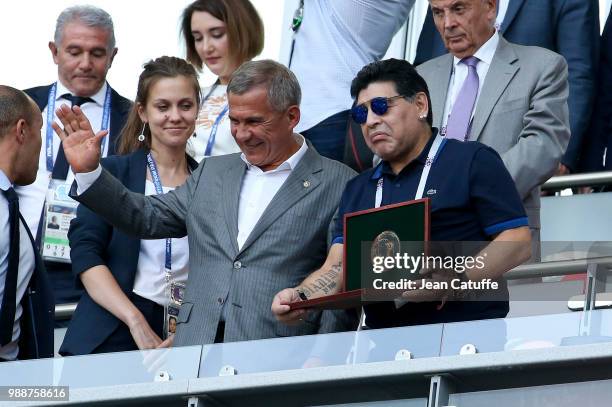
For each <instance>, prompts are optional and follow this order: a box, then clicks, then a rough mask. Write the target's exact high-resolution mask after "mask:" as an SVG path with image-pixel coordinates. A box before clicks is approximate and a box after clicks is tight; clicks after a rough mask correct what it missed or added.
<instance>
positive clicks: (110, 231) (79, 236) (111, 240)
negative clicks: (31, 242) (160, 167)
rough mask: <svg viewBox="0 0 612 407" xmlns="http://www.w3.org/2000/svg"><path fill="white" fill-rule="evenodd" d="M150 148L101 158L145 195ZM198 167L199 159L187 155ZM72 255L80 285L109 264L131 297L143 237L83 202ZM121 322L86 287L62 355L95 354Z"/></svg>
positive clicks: (73, 234) (72, 238) (74, 230)
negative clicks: (87, 273)
mask: <svg viewBox="0 0 612 407" xmlns="http://www.w3.org/2000/svg"><path fill="white" fill-rule="evenodd" d="M146 157H147V151H145V150H144V149H141V150H138V151H136V152H133V153H131V154H128V155H124V156H112V157H107V158H105V159H103V160H102V166H103V167H104V168H106V169H107V170H108V171H109V172H110V173H111V174H113V176H114V177H116V178H117V179H118V180H119V181H121V182H122V183H123V185H125V186H126V187H127V188H128V189H129V190H130V191H134V192H139V193H141V194H144V192H145V181H146V171H147V158H146ZM188 161H189V166H190V167H191V168H192V169H194V168H196V167H197V163H196V162H195V161H194V160H192V159H191V158H188ZM68 238H69V240H70V258H71V260H72V272H73V274H74V276H75V278H76V284H77V285H78V286H80V287H81V288H82V284H81V280H80V278H79V275H80V274H81V273H82V272H84V271H86V270H88V269H90V268H91V267H94V266H99V265H102V264H103V265H106V266H108V268H109V269H110V271H111V273H112V275H113V276H114V277H115V279H116V280H117V283H118V284H119V287H121V289H122V290H123V292H124V293H126V295H127V296H128V297H130V296H131V294H132V289H133V288H134V279H135V278H136V268H137V266H138V255H139V253H140V239H139V238H136V237H132V236H129V235H127V234H125V233H123V232H121V231H120V230H118V229H115V228H113V227H112V226H111V225H110V224H108V223H106V222H105V221H104V220H103V219H102V218H101V217H99V216H98V215H96V214H95V213H94V212H92V211H91V210H89V209H87V208H86V207H85V205H79V207H78V209H77V217H76V218H75V219H73V220H72V222H71V223H70V230H69V231H68ZM120 323H122V322H121V321H120V320H119V319H117V318H116V317H115V316H114V315H113V314H111V313H110V312H108V311H107V310H106V309H104V308H102V307H101V306H99V305H98V304H96V302H95V301H94V300H93V299H92V298H91V297H90V296H89V294H88V293H87V291H84V293H83V295H82V296H81V300H80V301H79V304H78V305H77V308H76V311H75V313H74V315H73V316H72V320H71V321H70V325H68V330H67V331H66V336H65V337H64V342H63V343H62V346H61V348H60V354H61V355H84V354H89V353H91V352H93V350H94V349H95V348H97V347H98V346H99V345H100V344H101V343H102V342H104V341H105V340H106V339H107V338H108V337H109V336H110V335H111V334H112V333H113V331H114V330H115V329H116V328H117V326H118V325H119V324H120Z"/></svg>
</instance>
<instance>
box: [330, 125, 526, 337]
mask: <svg viewBox="0 0 612 407" xmlns="http://www.w3.org/2000/svg"><path fill="white" fill-rule="evenodd" d="M436 132H437V130H436V129H434V132H433V135H432V137H431V139H430V140H429V142H428V143H427V145H426V146H425V148H424V149H423V151H422V152H421V154H420V155H419V156H418V157H417V158H416V159H414V160H413V161H412V162H410V163H409V164H408V165H407V166H406V167H405V168H404V169H403V170H401V171H400V173H399V174H397V175H395V174H394V173H393V171H392V170H391V167H390V166H389V164H388V163H387V162H385V161H383V162H381V163H380V164H379V165H378V166H377V167H375V168H373V169H370V170H368V171H365V172H363V173H361V174H359V175H358V176H356V177H355V178H353V179H352V180H350V181H349V182H348V183H347V185H346V188H345V190H344V193H343V194H342V199H341V200H340V207H339V216H338V219H337V221H336V223H335V225H334V228H333V234H332V236H333V242H334V243H342V242H343V223H344V215H345V214H347V213H351V212H356V211H360V210H365V209H371V208H373V207H374V205H375V197H376V184H377V183H378V180H379V178H381V177H382V178H383V194H382V204H381V205H389V204H394V203H400V202H406V201H410V200H413V199H414V197H415V194H416V190H417V187H418V184H419V180H420V178H421V173H422V171H423V168H424V167H425V162H426V159H427V155H428V152H429V149H430V147H431V145H432V143H433V140H434V139H435V134H436ZM423 198H430V199H431V206H430V208H431V223H430V224H431V230H430V232H431V234H430V239H431V241H434V242H436V241H488V240H492V238H493V237H494V236H495V235H497V234H498V233H500V232H503V231H504V230H508V229H513V228H517V227H520V226H527V225H528V223H527V215H526V214H525V209H524V207H523V204H522V202H521V199H520V196H519V194H518V192H517V190H516V187H515V185H514V181H513V180H512V177H511V176H510V174H509V173H508V171H507V170H506V167H505V166H504V163H503V162H502V160H501V158H500V157H499V155H498V154H497V152H495V150H493V149H492V148H490V147H487V146H485V145H484V144H482V143H478V142H461V141H457V140H451V139H445V140H444V141H443V142H442V146H441V149H440V150H439V152H438V154H437V156H436V157H435V159H434V162H433V165H432V167H431V169H430V172H429V177H428V179H427V183H426V184H425V189H424V192H423ZM436 305H437V303H419V304H416V303H410V304H407V305H405V306H403V307H401V308H399V309H397V310H396V309H395V306H394V304H393V303H378V304H372V305H370V306H366V317H367V325H368V326H370V327H372V328H377V327H390V326H403V325H416V324H419V325H420V324H427V323H439V322H454V321H463V320H471V319H485V318H498V317H504V316H505V315H506V314H507V313H508V303H507V301H497V302H495V303H490V302H484V301H478V302H476V301H472V302H453V303H447V304H446V305H445V306H444V307H443V308H442V309H441V310H439V311H438V310H436ZM368 311H369V312H368Z"/></svg>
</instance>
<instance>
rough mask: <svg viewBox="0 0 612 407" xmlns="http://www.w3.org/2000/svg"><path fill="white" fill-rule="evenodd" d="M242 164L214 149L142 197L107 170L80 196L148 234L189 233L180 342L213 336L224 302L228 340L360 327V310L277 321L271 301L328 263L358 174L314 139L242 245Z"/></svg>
mask: <svg viewBox="0 0 612 407" xmlns="http://www.w3.org/2000/svg"><path fill="white" fill-rule="evenodd" d="M245 172H246V164H245V163H244V162H243V161H242V160H241V159H240V154H230V155H226V156H218V157H210V158H206V159H204V160H203V161H202V162H201V163H200V166H199V167H198V169H197V170H196V171H195V172H194V173H193V174H192V176H191V177H189V179H188V180H187V182H186V183H185V184H184V185H182V186H181V187H179V188H177V189H176V190H174V191H172V192H170V193H167V194H164V195H153V196H146V197H145V196H143V195H141V194H137V193H133V192H130V191H128V190H127V189H126V188H124V187H123V186H122V185H121V183H119V182H118V181H117V180H115V179H114V178H113V177H112V176H111V175H110V174H109V173H107V172H106V171H105V170H103V172H102V175H101V177H100V178H99V179H98V180H97V181H96V182H95V183H94V184H93V185H92V186H91V187H90V188H89V189H88V190H87V191H86V192H85V193H83V194H82V195H80V196H78V197H75V198H76V199H78V200H79V201H80V202H82V203H83V204H85V205H87V206H88V207H89V208H91V209H92V210H94V211H95V212H97V213H98V214H100V215H101V216H103V217H104V218H105V219H106V220H107V221H108V222H109V223H112V224H114V225H115V226H116V227H118V228H120V229H122V230H124V231H125V232H127V233H130V234H134V235H136V236H140V237H141V238H150V239H151V238H153V239H158V238H165V237H181V236H185V235H186V234H187V235H188V236H189V269H190V272H189V281H188V284H187V290H186V293H185V299H184V303H183V306H182V307H181V311H180V314H179V318H178V322H179V323H178V327H177V334H176V338H175V341H174V344H175V345H179V346H180V345H195V344H207V343H212V342H213V341H214V339H215V333H216V329H217V325H218V323H219V321H220V319H221V314H222V309H223V307H225V310H224V311H223V314H224V316H225V338H224V340H225V342H232V341H243V340H253V339H262V338H270V337H275V336H292V335H305V334H315V333H325V332H334V331H340V330H346V329H352V328H354V327H355V326H356V320H355V318H354V314H351V313H347V312H344V311H324V312H312V313H311V314H310V315H309V316H308V317H307V318H306V321H305V322H304V323H302V324H300V325H298V326H287V325H284V324H282V323H279V322H277V321H276V319H275V318H274V316H273V314H272V312H271V311H270V306H271V304H272V299H273V297H274V295H275V294H276V293H277V292H278V291H280V290H282V289H284V288H287V287H293V286H295V285H297V284H298V283H300V282H301V281H302V280H303V279H304V278H305V277H306V276H307V275H308V274H310V273H311V272H312V271H314V270H315V269H317V268H318V267H320V266H321V265H322V264H323V262H324V260H325V257H326V255H327V250H328V247H327V236H328V228H329V225H330V223H331V221H332V217H333V216H334V213H335V212H336V209H337V207H338V203H339V201H340V196H341V194H342V191H343V190H344V186H345V184H346V182H347V181H348V180H349V179H351V178H352V177H353V176H354V175H355V172H354V171H353V170H351V169H350V168H348V167H347V166H345V165H344V164H341V163H339V162H336V161H332V160H329V159H327V158H324V157H322V156H320V155H319V154H318V153H317V152H316V150H315V149H314V148H313V147H312V145H310V144H309V148H308V150H307V151H306V154H305V155H304V156H303V157H302V159H301V160H300V162H299V163H298V165H297V166H296V168H295V169H294V170H293V171H292V172H291V175H290V176H289V178H288V179H287V181H286V182H285V183H284V184H283V186H282V187H281V189H280V190H279V191H278V193H277V194H276V195H275V196H274V198H273V199H272V201H271V202H270V204H269V205H268V207H267V208H266V210H265V211H264V213H263V215H262V216H261V218H260V219H259V222H258V223H257V224H256V225H255V228H254V229H253V231H252V232H251V234H250V235H249V237H248V238H247V240H246V242H245V243H244V245H243V247H242V249H240V250H239V249H238V244H237V240H236V237H237V234H238V200H239V197H240V189H241V185H242V179H243V177H244V175H245ZM75 188H76V187H75V186H73V190H72V192H73V195H74V192H76V191H75Z"/></svg>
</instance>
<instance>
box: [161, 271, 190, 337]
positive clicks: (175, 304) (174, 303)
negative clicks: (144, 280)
mask: <svg viewBox="0 0 612 407" xmlns="http://www.w3.org/2000/svg"><path fill="white" fill-rule="evenodd" d="M168 286H169V296H170V298H169V300H170V301H169V302H168V306H167V307H166V308H165V318H164V333H165V336H166V338H168V337H169V336H172V335H174V334H175V333H176V323H177V322H178V315H179V311H180V309H181V304H182V303H183V297H184V294H185V284H183V283H177V282H175V281H172V282H170V284H169V285H168Z"/></svg>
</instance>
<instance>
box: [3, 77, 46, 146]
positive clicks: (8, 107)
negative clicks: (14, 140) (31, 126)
mask: <svg viewBox="0 0 612 407" xmlns="http://www.w3.org/2000/svg"><path fill="white" fill-rule="evenodd" d="M37 116H40V110H39V109H38V106H36V104H35V103H34V101H33V100H32V99H30V97H29V96H28V95H26V94H25V93H23V92H22V91H20V90H19V89H15V88H12V87H10V86H5V85H0V138H2V137H3V136H4V135H5V134H7V133H8V132H9V131H10V130H11V128H12V127H13V126H15V125H16V124H17V122H18V121H19V120H20V119H23V120H25V121H26V122H27V123H32V121H33V120H34V118H35V117H37Z"/></svg>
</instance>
